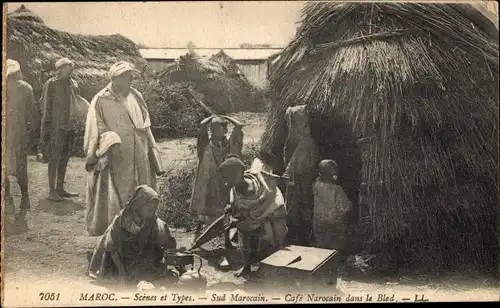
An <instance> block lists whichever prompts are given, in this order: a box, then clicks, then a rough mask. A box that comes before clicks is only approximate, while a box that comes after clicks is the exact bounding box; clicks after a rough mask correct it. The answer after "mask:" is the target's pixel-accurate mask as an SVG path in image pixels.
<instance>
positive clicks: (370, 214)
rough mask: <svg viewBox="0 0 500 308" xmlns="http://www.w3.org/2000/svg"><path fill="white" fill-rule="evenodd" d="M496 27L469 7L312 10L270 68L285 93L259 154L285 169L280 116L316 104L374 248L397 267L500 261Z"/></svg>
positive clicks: (324, 136) (322, 133)
mask: <svg viewBox="0 0 500 308" xmlns="http://www.w3.org/2000/svg"><path fill="white" fill-rule="evenodd" d="M495 30H496V27H495V25H494V24H493V23H492V22H491V21H489V20H488V19H487V18H484V16H483V15H481V14H480V13H478V11H476V10H474V9H473V8H472V7H471V6H469V5H467V4H439V3H429V4H418V3H406V4H404V3H338V2H317V3H310V4H307V5H306V6H305V8H304V10H303V21H302V25H301V27H300V28H299V30H298V33H297V35H296V37H295V38H294V39H293V40H292V42H291V43H290V44H289V46H288V47H286V48H285V50H284V51H283V52H282V54H281V55H280V58H279V59H278V60H277V61H276V63H275V65H274V66H273V69H272V72H271V85H272V87H273V89H274V91H275V95H276V97H279V98H280V100H278V101H277V103H276V104H275V106H274V107H273V108H272V111H271V112H270V115H269V120H268V124H267V129H266V132H265V134H264V136H263V138H262V140H263V144H262V148H261V152H262V155H263V156H265V157H267V158H268V159H269V163H270V164H272V165H273V167H274V168H275V169H280V168H282V167H283V166H280V159H279V157H281V153H282V148H283V140H285V138H284V136H285V135H286V127H285V124H284V118H283V115H284V110H285V108H286V107H287V106H289V105H296V104H306V105H307V108H308V111H309V112H310V114H311V117H312V123H311V126H312V130H313V135H314V138H315V140H316V142H317V144H318V146H319V148H320V156H321V157H320V158H321V159H324V158H333V159H336V160H337V161H338V162H339V164H340V165H341V166H343V167H344V168H343V170H341V172H342V174H341V178H342V181H343V185H344V186H345V188H346V190H347V191H348V192H349V195H350V197H351V198H352V199H353V201H355V202H358V203H359V205H360V210H359V212H360V216H362V217H367V219H368V220H369V221H370V222H371V224H370V226H371V234H372V238H371V240H372V241H371V242H370V245H371V248H372V249H377V250H379V251H385V252H387V253H388V254H389V255H390V256H391V258H392V265H394V266H401V267H403V266H414V267H416V268H420V269H434V270H445V269H471V268H475V269H495V268H496V266H497V265H498V262H497V260H498V256H499V254H498V250H499V243H498V231H499V230H498V218H499V216H498V212H499V211H498V194H497V192H498V129H499V125H498V106H499V102H498V69H499V62H498V32H497V30H496V31H495ZM270 158H274V160H271V159H270ZM398 262H401V263H398Z"/></svg>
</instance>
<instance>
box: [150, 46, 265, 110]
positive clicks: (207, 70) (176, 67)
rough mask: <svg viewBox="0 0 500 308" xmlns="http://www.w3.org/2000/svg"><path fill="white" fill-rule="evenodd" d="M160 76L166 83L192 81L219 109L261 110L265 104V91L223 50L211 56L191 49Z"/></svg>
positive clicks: (204, 97) (204, 96)
mask: <svg viewBox="0 0 500 308" xmlns="http://www.w3.org/2000/svg"><path fill="white" fill-rule="evenodd" d="M158 77H159V78H160V79H162V80H163V82H164V83H166V84H174V83H186V82H187V83H190V84H192V87H193V89H194V91H196V92H198V93H200V94H202V95H203V101H204V103H205V104H207V105H208V106H210V107H211V108H213V110H214V111H215V112H218V113H231V112H238V111H260V110H262V109H263V108H264V107H265V102H264V95H263V93H262V92H260V91H259V90H257V89H255V88H254V87H253V86H252V85H251V84H250V83H249V82H248V81H247V80H246V78H245V76H244V75H243V74H242V73H241V72H240V70H239V69H238V67H237V65H236V63H235V62H234V60H233V59H231V58H230V57H229V56H228V55H226V54H225V53H224V52H223V51H221V52H219V53H218V54H215V55H213V56H212V57H210V58H207V57H200V56H198V55H197V54H193V53H192V54H189V53H188V54H186V55H185V56H182V57H180V59H179V60H178V62H177V63H172V64H171V65H169V66H168V67H167V68H166V69H165V70H164V71H162V72H160V73H159V74H158Z"/></svg>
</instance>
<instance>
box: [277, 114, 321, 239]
mask: <svg viewBox="0 0 500 308" xmlns="http://www.w3.org/2000/svg"><path fill="white" fill-rule="evenodd" d="M309 121H310V118H309V115H308V113H307V112H306V106H305V105H298V106H294V107H288V109H287V110H286V122H287V126H288V137H287V140H286V142H285V148H284V161H285V165H286V170H285V172H284V174H283V177H285V178H287V179H289V182H288V183H287V187H286V196H285V202H286V209H287V212H288V213H287V216H288V217H287V218H288V222H287V223H288V227H289V232H288V235H287V236H288V240H289V241H290V243H293V244H296V245H301V246H310V244H311V243H310V239H311V238H310V234H311V230H312V219H313V211H314V195H313V190H312V186H313V183H314V180H315V178H316V176H317V171H316V167H317V159H318V150H317V146H316V144H315V142H314V140H313V139H312V135H311V127H310V123H309ZM312 239H314V234H313V237H312Z"/></svg>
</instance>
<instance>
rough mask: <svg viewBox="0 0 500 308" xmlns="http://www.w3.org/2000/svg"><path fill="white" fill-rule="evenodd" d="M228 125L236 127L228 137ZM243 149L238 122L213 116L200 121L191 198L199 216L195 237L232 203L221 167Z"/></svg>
mask: <svg viewBox="0 0 500 308" xmlns="http://www.w3.org/2000/svg"><path fill="white" fill-rule="evenodd" d="M229 122H230V123H232V124H233V125H234V128H233V131H232V132H231V136H230V137H229V138H228V137H227V136H226V134H227V133H228V128H227V126H228V123H229ZM209 129H210V136H209V132H208V130H209ZM242 148H243V131H242V124H241V123H240V122H239V121H237V120H235V119H233V118H230V117H227V116H221V117H218V116H211V117H209V118H206V119H205V120H203V121H202V122H201V130H200V134H199V136H198V142H197V153H198V172H197V175H196V180H195V183H194V187H193V193H192V196H191V210H192V211H193V212H194V213H196V214H198V225H197V228H196V233H195V237H196V238H197V237H198V236H199V235H200V233H201V231H202V227H203V225H204V224H206V225H210V224H211V223H212V222H213V221H215V220H216V219H217V218H219V217H220V216H221V215H222V214H223V213H224V207H225V206H226V204H228V203H229V190H228V189H227V188H226V187H225V185H224V179H223V178H222V175H221V173H220V171H219V167H220V165H221V164H222V163H223V162H224V159H225V158H226V157H227V156H228V155H229V154H236V155H241V151H242Z"/></svg>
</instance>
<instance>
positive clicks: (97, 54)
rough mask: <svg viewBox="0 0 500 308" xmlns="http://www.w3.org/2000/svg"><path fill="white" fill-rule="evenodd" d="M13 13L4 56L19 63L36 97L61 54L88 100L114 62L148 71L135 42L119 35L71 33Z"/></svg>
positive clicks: (9, 22)
mask: <svg viewBox="0 0 500 308" xmlns="http://www.w3.org/2000/svg"><path fill="white" fill-rule="evenodd" d="M26 10H27V9H25V11H26ZM16 16H17V15H16V14H14V12H12V15H10V16H9V17H8V18H7V56H8V58H10V59H14V60H17V61H18V62H19V63H20V65H21V69H22V71H23V75H24V76H25V78H26V79H27V81H28V82H29V83H30V84H31V85H32V86H33V88H34V91H35V95H37V96H38V95H40V93H41V88H42V86H43V83H44V82H45V81H46V80H47V79H49V78H50V76H52V75H53V74H54V64H55V62H56V61H57V60H58V59H60V58H62V57H68V58H70V59H72V60H73V61H74V62H75V74H74V75H75V79H76V80H77V82H78V84H79V86H80V89H81V91H82V94H83V96H84V97H85V98H86V99H88V100H90V99H92V97H93V96H94V95H95V94H96V93H97V92H98V91H99V90H100V89H101V88H102V87H104V86H105V85H106V84H107V82H108V78H107V76H106V73H107V71H108V69H109V67H110V66H111V65H112V64H113V63H115V62H117V61H120V60H126V61H130V62H132V63H134V64H135V65H136V67H137V68H138V69H139V70H141V71H144V72H145V73H146V72H149V69H148V67H147V63H146V61H145V60H144V59H143V58H142V57H141V56H140V54H139V51H138V47H137V46H136V44H135V43H134V42H132V41H131V40H129V39H127V38H125V37H123V36H122V35H119V34H117V35H102V36H101V35H99V36H86V35H79V34H71V33H67V32H63V31H58V30H54V29H51V28H49V27H47V26H45V25H44V24H42V23H37V22H31V21H26V20H25V19H20V18H18V17H16Z"/></svg>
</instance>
